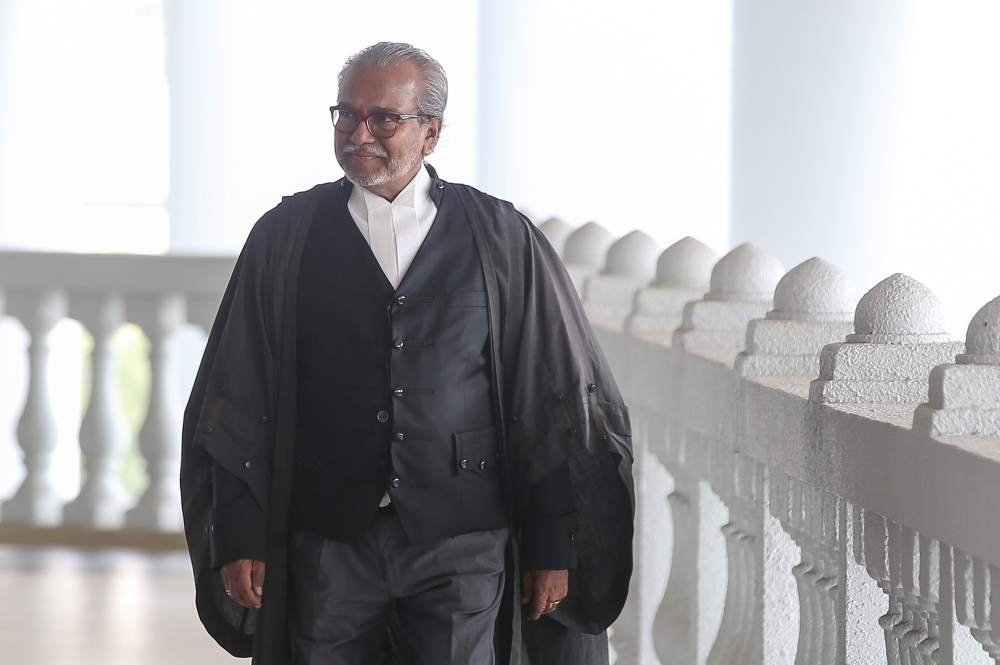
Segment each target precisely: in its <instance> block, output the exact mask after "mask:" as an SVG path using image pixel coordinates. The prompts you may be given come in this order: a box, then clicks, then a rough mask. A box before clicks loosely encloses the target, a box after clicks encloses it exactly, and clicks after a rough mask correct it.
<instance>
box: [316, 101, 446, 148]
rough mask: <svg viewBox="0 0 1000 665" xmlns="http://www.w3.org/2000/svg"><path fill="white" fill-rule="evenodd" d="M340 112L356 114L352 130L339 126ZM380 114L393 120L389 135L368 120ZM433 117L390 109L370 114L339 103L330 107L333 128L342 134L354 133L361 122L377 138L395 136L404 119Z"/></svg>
mask: <svg viewBox="0 0 1000 665" xmlns="http://www.w3.org/2000/svg"><path fill="white" fill-rule="evenodd" d="M338 113H348V114H350V115H352V116H354V117H355V118H357V120H358V124H356V125H354V128H353V129H351V130H350V131H344V130H342V129H340V128H339V127H337V114H338ZM378 116H382V117H385V118H391V119H392V120H393V127H392V132H391V133H389V134H388V135H385V136H381V135H380V134H384V133H385V132H382V131H381V130H379V131H378V132H376V131H375V130H374V129H373V128H372V126H371V125H370V124H369V122H368V121H369V120H371V119H372V118H377V117H378ZM433 117H434V116H432V115H428V114H426V113H416V114H413V113H389V112H388V111H380V112H378V113H369V114H367V115H365V114H363V113H358V112H357V111H355V110H353V109H350V108H347V107H344V106H341V105H339V104H338V105H337V106H331V107H330V120H331V122H333V129H334V131H336V132H339V133H341V134H353V133H354V132H356V131H358V127H360V126H361V123H365V127H367V128H368V132H369V133H370V134H371V135H372V136H374V137H375V138H377V139H391V138H392V137H393V136H395V135H396V130H398V129H399V123H400V121H402V120H415V119H417V118H427V119H428V120H430V119H431V118H433Z"/></svg>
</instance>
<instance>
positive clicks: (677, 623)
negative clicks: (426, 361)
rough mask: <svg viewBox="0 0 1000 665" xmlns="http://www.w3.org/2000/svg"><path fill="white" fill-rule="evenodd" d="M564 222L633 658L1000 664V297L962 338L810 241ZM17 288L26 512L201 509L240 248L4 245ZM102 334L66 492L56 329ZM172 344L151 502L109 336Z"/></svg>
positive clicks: (905, 283)
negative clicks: (213, 352)
mask: <svg viewBox="0 0 1000 665" xmlns="http://www.w3.org/2000/svg"><path fill="white" fill-rule="evenodd" d="M541 229H542V232H543V233H545V234H546V236H547V237H548V238H549V239H550V242H552V243H553V246H555V247H556V249H557V251H561V252H562V255H563V257H564V261H565V263H566V266H567V269H568V270H569V272H570V274H571V276H572V277H573V279H574V283H575V284H576V285H577V288H578V289H580V291H581V292H582V293H583V295H584V302H585V307H586V308H587V311H588V313H589V315H590V317H591V320H592V322H593V323H594V325H595V330H596V333H597V335H598V338H599V339H600V341H601V344H602V345H603V347H604V350H605V353H606V354H607V356H608V358H609V360H610V362H611V363H612V366H613V369H614V370H615V373H616V377H617V378H618V381H619V384H620V386H621V388H622V392H623V393H624V395H625V397H626V400H627V402H628V404H629V406H630V410H631V415H632V424H633V444H634V449H635V464H634V473H635V488H636V500H637V506H636V537H635V543H634V547H635V549H634V563H635V566H634V575H633V579H632V584H631V591H630V596H629V599H628V602H627V604H626V606H625V609H624V610H623V612H622V615H621V617H620V618H619V620H618V621H617V622H616V624H615V625H614V627H613V631H612V636H611V644H612V647H613V651H614V653H615V655H616V657H617V662H618V663H619V664H620V665H656V664H657V663H660V664H662V665H764V664H767V665H793V663H794V665H871V664H873V663H875V664H878V663H886V664H888V665H930V664H931V663H935V664H938V665H988V663H991V662H992V663H995V664H996V663H1000V618H995V617H994V616H993V602H994V599H995V598H997V597H998V596H1000V510H998V509H997V508H996V506H1000V454H998V453H997V451H998V450H1000V298H998V299H996V300H994V301H992V302H990V303H988V304H987V305H986V306H985V307H983V309H982V310H981V311H980V312H979V313H978V314H977V315H976V316H975V317H974V318H973V320H972V322H971V323H970V325H969V329H968V331H967V335H966V343H965V344H962V343H961V342H958V341H955V340H953V339H952V338H951V337H950V336H949V335H948V334H947V332H946V331H945V330H944V326H943V324H942V321H943V316H942V305H941V303H940V302H939V301H938V299H937V298H936V297H935V296H934V294H933V293H931V292H930V290H928V289H927V288H926V287H925V286H924V285H922V284H920V283H919V282H917V281H916V280H914V279H912V278H910V277H907V276H905V275H901V274H896V275H892V276H891V277H889V278H887V279H885V280H883V281H882V282H880V283H879V284H877V285H876V286H875V287H874V288H872V289H871V290H870V291H869V292H868V293H867V294H865V295H864V297H862V298H861V299H860V302H856V300H857V294H856V292H855V290H854V287H853V286H852V285H851V283H850V281H849V280H848V279H847V278H846V276H845V275H844V274H843V273H842V272H841V271H840V270H838V269H837V268H836V267H835V266H833V265H831V264H829V263H828V262H826V261H824V260H822V259H820V258H813V259H810V260H808V261H805V262H804V263H802V264H800V265H798V266H796V267H795V268H793V269H792V270H791V271H789V272H788V273H787V274H786V273H785V270H784V268H783V267H782V265H781V264H780V263H779V262H778V260H777V259H776V258H775V257H774V256H772V255H770V254H769V253H768V252H766V251H765V250H764V249H761V248H759V247H755V246H753V245H750V244H744V245H740V246H739V247H737V248H735V249H734V250H732V251H731V252H729V253H728V254H727V255H726V256H724V257H722V258H721V259H718V260H717V257H716V255H715V254H714V253H713V252H712V251H711V250H710V249H709V248H707V247H706V246H704V245H703V244H701V243H699V242H698V241H696V240H694V239H692V238H685V239H683V240H681V241H679V242H677V243H675V244H674V245H672V246H670V247H669V248H667V249H666V250H664V251H663V252H662V253H660V255H659V258H658V259H657V253H658V252H659V249H658V248H657V247H656V243H655V242H653V241H652V239H650V238H649V237H648V236H645V235H644V234H640V233H638V232H636V233H632V234H628V235H626V236H624V237H623V238H621V239H619V240H618V241H617V242H616V243H614V244H613V245H612V238H611V236H610V234H609V233H608V232H607V231H606V230H604V229H603V228H601V227H600V226H598V225H596V224H593V223H590V224H587V225H584V226H583V227H581V228H579V229H576V230H575V231H572V232H570V231H571V229H570V228H569V227H568V226H567V225H566V224H565V223H563V222H561V221H559V220H557V219H552V220H549V221H547V222H545V223H543V224H542V225H541ZM3 258H4V261H3V262H0V292H2V293H3V295H4V297H5V301H6V306H7V310H6V311H7V312H8V314H9V315H12V316H16V317H18V318H20V319H21V321H22V323H23V324H24V326H25V328H27V330H28V332H29V334H30V335H31V346H30V350H29V359H30V380H29V387H28V394H27V398H26V402H25V407H24V412H23V414H22V416H21V418H20V421H19V424H18V442H19V445H20V447H21V449H22V451H23V452H24V461H25V467H26V470H27V474H26V477H25V479H24V482H23V483H22V485H21V486H20V487H19V488H18V490H17V492H16V493H15V494H14V496H13V498H11V499H10V500H8V501H6V502H5V503H4V504H3V506H2V514H0V518H2V521H3V522H4V523H9V522H20V523H27V524H33V525H37V526H40V527H41V526H52V525H56V524H59V523H60V521H62V522H64V523H66V524H72V525H76V526H78V527H83V528H96V529H114V528H119V527H122V526H124V527H126V528H134V529H144V530H157V531H173V530H177V529H179V528H180V511H179V497H178V487H177V474H178V466H179V439H180V422H181V410H182V408H183V398H182V395H183V392H184V390H185V389H186V386H180V385H179V383H180V378H179V368H180V366H181V364H182V363H181V359H180V349H179V344H178V340H179V337H180V336H181V333H182V331H183V330H184V329H185V327H186V326H188V325H189V323H188V322H189V321H190V322H191V323H193V324H196V325H198V326H201V327H202V328H203V329H205V330H207V329H209V328H210V327H211V324H212V321H213V319H214V315H215V309H216V308H217V306H218V302H219V298H220V296H221V293H222V291H223V289H224V286H225V284H226V281H227V279H228V275H229V271H230V270H231V269H232V265H233V260H232V259H212V258H193V257H191V258H183V257H118V256H107V257H93V256H90V257H88V256H74V255H63V256H57V255H42V254H35V255H27V254H13V253H11V254H6V255H4V257H3ZM67 315H69V316H72V317H74V318H77V319H79V320H80V321H81V322H82V323H83V324H84V325H85V326H86V327H87V329H88V330H90V331H91V333H92V334H93V336H94V341H95V346H94V353H93V368H94V371H93V382H92V388H91V400H90V406H89V408H88V410H87V413H86V415H85V417H84V420H83V424H82V426H81V431H80V442H81V443H80V445H81V450H82V452H83V457H84V463H85V464H84V465H85V469H86V482H85V483H84V484H83V488H82V489H81V491H80V495H79V496H78V497H77V498H76V499H75V500H74V501H73V502H71V503H70V504H68V505H66V506H65V509H64V510H61V508H62V505H61V501H60V499H59V495H58V493H57V492H56V488H55V487H54V484H53V478H52V473H51V468H52V454H53V450H54V449H55V440H56V434H55V422H56V418H55V414H54V413H53V402H52V400H51V399H50V397H49V388H50V386H48V384H47V381H48V380H49V379H48V377H49V376H58V375H57V374H55V373H52V372H51V371H50V368H49V364H50V363H49V342H48V339H49V333H50V332H51V330H52V329H53V327H54V326H55V325H56V323H57V322H58V321H59V320H60V319H61V318H62V317H64V316H67ZM126 320H127V321H130V322H133V323H137V324H139V325H140V326H141V327H142V328H143V330H144V331H145V332H146V335H147V336H148V337H149V339H150V342H151V349H150V364H151V369H152V389H151V395H150V405H149V412H148V414H147V416H146V419H145V422H144V424H143V426H142V430H141V434H140V441H139V445H140V450H141V453H142V455H143V457H144V458H145V460H146V464H147V475H148V476H149V487H148V489H147V490H146V492H145V493H144V494H143V496H142V497H141V498H140V499H139V501H138V503H137V505H136V506H135V507H134V508H132V509H131V510H129V511H127V512H126V510H125V509H126V508H127V507H128V505H129V502H130V499H128V498H127V497H126V496H125V495H124V493H123V491H122V489H121V483H120V479H119V475H120V474H119V470H120V465H121V462H122V455H123V452H124V450H125V448H126V445H127V443H128V441H127V433H126V431H125V428H124V421H123V418H122V410H121V404H120V403H119V400H118V392H119V387H118V385H117V379H116V363H117V359H116V358H115V357H114V352H113V350H112V346H111V339H112V336H113V335H114V333H115V331H116V330H117V329H118V328H119V327H120V325H121V324H122V323H123V322H124V321H126Z"/></svg>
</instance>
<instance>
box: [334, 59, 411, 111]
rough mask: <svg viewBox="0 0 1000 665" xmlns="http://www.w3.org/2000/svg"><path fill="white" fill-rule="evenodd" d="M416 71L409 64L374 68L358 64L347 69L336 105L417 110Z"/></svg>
mask: <svg viewBox="0 0 1000 665" xmlns="http://www.w3.org/2000/svg"><path fill="white" fill-rule="evenodd" d="M419 85H420V69H419V68H418V67H417V65H415V64H414V63H412V62H401V63H399V64H398V65H393V66H392V67H386V68H378V67H371V66H369V65H363V64H358V65H355V66H353V67H351V69H350V70H348V72H347V76H346V77H345V78H344V86H343V89H342V90H341V91H340V100H339V101H340V103H342V104H350V105H351V106H353V107H355V108H357V109H359V110H361V111H369V110H374V109H397V110H400V111H416V110H417V89H418V86H419Z"/></svg>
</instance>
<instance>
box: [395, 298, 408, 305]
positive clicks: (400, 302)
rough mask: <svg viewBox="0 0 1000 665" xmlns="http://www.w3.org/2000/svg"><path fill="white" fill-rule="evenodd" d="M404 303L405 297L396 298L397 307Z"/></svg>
mask: <svg viewBox="0 0 1000 665" xmlns="http://www.w3.org/2000/svg"><path fill="white" fill-rule="evenodd" d="M404 302H406V296H399V297H398V298H396V304H397V305H402V304H403V303H404Z"/></svg>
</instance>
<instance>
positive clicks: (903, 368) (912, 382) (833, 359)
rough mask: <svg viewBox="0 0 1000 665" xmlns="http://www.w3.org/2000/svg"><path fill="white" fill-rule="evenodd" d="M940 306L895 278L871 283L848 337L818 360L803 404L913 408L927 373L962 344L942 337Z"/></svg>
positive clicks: (922, 395)
mask: <svg viewBox="0 0 1000 665" xmlns="http://www.w3.org/2000/svg"><path fill="white" fill-rule="evenodd" d="M941 310H942V307H941V302H940V301H939V300H938V299H937V297H936V296H935V295H934V294H933V293H932V292H931V291H930V289H928V288H927V287H926V286H924V285H923V284H921V283H920V282H918V281H917V280H915V279H913V278H912V277H908V276H906V275H903V274H901V273H897V274H895V275H892V276H891V277H889V278H887V279H884V280H882V281H881V282H879V283H878V284H876V285H875V286H874V287H873V288H872V289H871V291H869V292H868V293H866V294H865V295H864V297H862V298H861V302H859V303H858V307H857V310H856V311H855V314H854V334H853V335H848V336H847V342H842V343H837V344H830V345H828V346H826V347H824V348H823V351H822V353H821V355H820V370H819V378H818V379H816V380H815V381H813V382H812V385H811V386H810V390H809V399H810V400H811V401H817V402H830V403H882V404H916V403H919V402H923V401H924V400H926V399H927V388H928V380H927V377H928V374H929V373H930V371H931V369H932V368H933V367H935V366H936V365H940V364H942V363H946V362H950V361H951V359H952V358H954V356H955V355H956V354H958V353H962V351H963V350H964V348H965V345H964V344H962V343H961V342H955V341H951V339H950V338H949V336H948V334H947V333H945V332H944V326H943V324H942V321H943V317H942V314H941Z"/></svg>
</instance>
